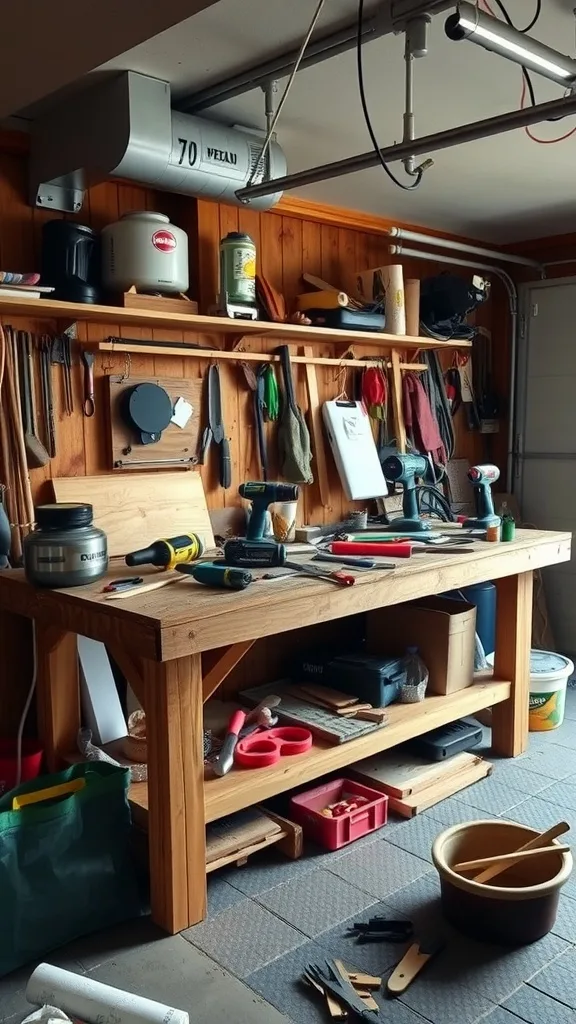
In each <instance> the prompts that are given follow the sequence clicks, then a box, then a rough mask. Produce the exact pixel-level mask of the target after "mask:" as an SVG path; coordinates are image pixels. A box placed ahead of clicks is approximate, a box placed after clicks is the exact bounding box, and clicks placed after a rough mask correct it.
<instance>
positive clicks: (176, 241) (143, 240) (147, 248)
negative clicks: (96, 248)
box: [102, 210, 189, 295]
mask: <svg viewBox="0 0 576 1024" xmlns="http://www.w3.org/2000/svg"><path fill="white" fill-rule="evenodd" d="M102 283H103V285H104V288H105V289H106V290H107V291H111V292H126V291H128V289H129V288H131V287H132V285H135V286H136V288H137V289H138V291H143V292H160V293H161V294H163V295H171V294H174V293H176V294H177V293H180V292H186V291H187V290H188V283H189V282H188V236H187V234H186V232H185V231H182V229H181V228H177V227H176V225H175V224H171V223H170V219H169V218H168V217H166V216H165V215H164V214H163V213H152V212H151V211H149V210H135V211H131V212H130V213H125V214H123V216H122V217H121V219H120V220H119V221H116V223H115V224H108V226H107V227H105V228H104V230H103V231H102Z"/></svg>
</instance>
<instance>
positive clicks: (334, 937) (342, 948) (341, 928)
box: [315, 903, 408, 976]
mask: <svg viewBox="0 0 576 1024" xmlns="http://www.w3.org/2000/svg"><path fill="white" fill-rule="evenodd" d="M402 916H403V915H401V914H398V913H396V912H395V911H394V910H393V909H392V908H391V907H390V906H389V905H388V904H387V903H375V904H373V905H372V906H371V907H370V908H369V909H368V910H365V911H364V912H363V913H361V914H355V915H354V916H353V917H351V918H349V919H348V920H347V921H343V922H342V924H339V925H337V926H336V927H335V928H331V929H329V930H328V931H325V932H322V934H321V935H317V936H316V939H315V941H316V943H317V944H318V945H319V946H321V947H322V949H323V950H324V956H329V957H336V958H337V959H339V960H343V961H344V962H345V963H346V964H349V965H350V966H353V967H358V968H359V969H360V970H362V971H367V972H368V973H369V974H377V975H386V976H387V975H388V974H389V973H390V972H391V970H392V968H393V967H394V966H395V965H396V964H397V963H398V961H399V960H400V959H401V957H402V956H403V955H404V953H405V951H406V949H407V948H408V943H397V942H367V943H365V944H364V943H358V942H357V941H356V937H355V936H354V935H348V934H347V932H348V930H349V929H350V928H351V927H352V925H353V924H354V922H355V921H367V920H368V919H369V918H370V917H386V918H388V920H390V919H392V918H398V917H402Z"/></svg>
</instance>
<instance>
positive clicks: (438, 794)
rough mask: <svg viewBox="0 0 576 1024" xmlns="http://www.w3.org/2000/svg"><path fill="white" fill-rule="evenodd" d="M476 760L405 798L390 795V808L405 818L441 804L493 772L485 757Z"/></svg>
mask: <svg viewBox="0 0 576 1024" xmlns="http://www.w3.org/2000/svg"><path fill="white" fill-rule="evenodd" d="M475 762H476V763H475V764H473V765H471V766H470V767H469V768H465V769H464V770H463V771H460V772H457V773H456V775H453V776H450V777H449V778H448V779H442V780H441V781H440V782H437V783H435V785H433V786H428V787H427V788H426V789H424V790H422V792H421V793H415V794H414V796H408V797H406V799H405V800H398V799H396V797H390V799H389V801H388V808H389V810H391V811H394V812H395V813H396V814H400V815H402V817H403V818H413V817H414V816H415V815H416V814H420V813H421V811H425V810H427V809H428V807H433V806H434V804H439V803H440V801H441V800H446V798H447V797H449V796H453V795H454V793H459V792H460V791H461V790H462V789H466V787H467V786H471V785H472V783H473V782H479V780H480V779H485V778H486V776H487V775H490V774H491V772H492V767H493V766H492V764H491V763H490V762H489V761H484V760H483V758H481V757H477V758H475ZM471 817H472V815H471Z"/></svg>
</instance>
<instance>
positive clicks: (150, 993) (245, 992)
mask: <svg viewBox="0 0 576 1024" xmlns="http://www.w3.org/2000/svg"><path fill="white" fill-rule="evenodd" d="M90 977H91V978H95V979H96V980H97V981H102V982H104V983H105V984H106V985H115V986H117V987H118V988H123V989H126V990H127V991H128V992H137V993H138V994H139V995H142V996H147V997H148V998H149V999H156V1000H158V1001H160V1002H164V1003H167V1004H168V1006H177V1007H178V1008H179V1009H182V1010H187V1011H188V1012H189V1014H190V1019H191V1020H193V1021H194V1024H230V1022H231V1021H232V1020H233V1021H234V1024H288V1022H287V1020H286V1018H285V1017H283V1016H282V1015H281V1014H280V1013H279V1012H278V1011H277V1010H275V1009H274V1008H273V1007H272V1006H270V1005H269V1004H268V1003H266V1002H264V1001H263V1000H261V999H259V998H257V997H256V996H255V995H254V993H253V992H252V991H251V990H250V989H249V988H248V987H247V986H246V985H244V984H243V983H242V982H241V981H238V979H237V978H233V977H232V976H231V975H230V974H228V972H227V971H225V970H222V969H221V968H220V967H218V965H217V964H215V963H214V962H213V961H212V960H210V959H209V958H208V957H207V956H204V954H203V953H201V952H200V951H199V950H197V949H195V948H194V946H192V945H191V944H190V943H189V942H186V941H185V939H183V938H182V936H180V935H174V936H172V937H170V938H166V939H163V940H162V941H160V942H154V943H150V944H149V945H147V946H144V947H141V948H139V949H136V950H130V951H126V952H124V953H122V954H121V955H120V956H118V957H115V958H114V959H113V960H109V961H108V962H107V963H105V964H103V965H102V966H100V967H97V968H96V969H95V970H94V971H91V972H90Z"/></svg>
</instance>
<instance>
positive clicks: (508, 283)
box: [390, 245, 520, 494]
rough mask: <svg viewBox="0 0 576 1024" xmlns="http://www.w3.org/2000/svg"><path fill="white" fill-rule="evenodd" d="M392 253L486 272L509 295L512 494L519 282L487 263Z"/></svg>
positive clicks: (399, 248) (397, 250) (413, 252)
mask: <svg viewBox="0 0 576 1024" xmlns="http://www.w3.org/2000/svg"><path fill="white" fill-rule="evenodd" d="M390 252H391V253H392V254H393V255H397V256H400V255H401V256H405V257H406V258H407V259H411V260H428V261H430V262H432V263H451V264H452V265H453V266H457V267H471V268H472V269H473V270H485V271H486V272H487V273H489V274H495V276H496V277H498V278H500V280H501V281H502V283H503V284H504V287H505V289H506V292H507V295H508V306H509V312H510V333H511V338H512V344H511V348H510V404H509V408H508V415H509V419H508V441H507V452H506V490H507V492H508V493H509V494H511V493H512V486H513V480H514V462H515V457H516V451H515V444H514V440H515V432H516V423H515V420H516V377H517V362H518V344H519V340H520V337H519V326H520V325H519V319H518V288H517V286H516V282H515V281H514V280H513V279H512V278H511V277H510V275H509V274H507V273H506V271H505V270H502V268H501V267H493V266H490V264H488V263H476V262H475V261H474V262H473V261H472V260H461V259H458V257H454V256H445V255H444V254H443V253H434V252H420V250H418V249H406V248H404V246H403V245H391V246H390Z"/></svg>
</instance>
